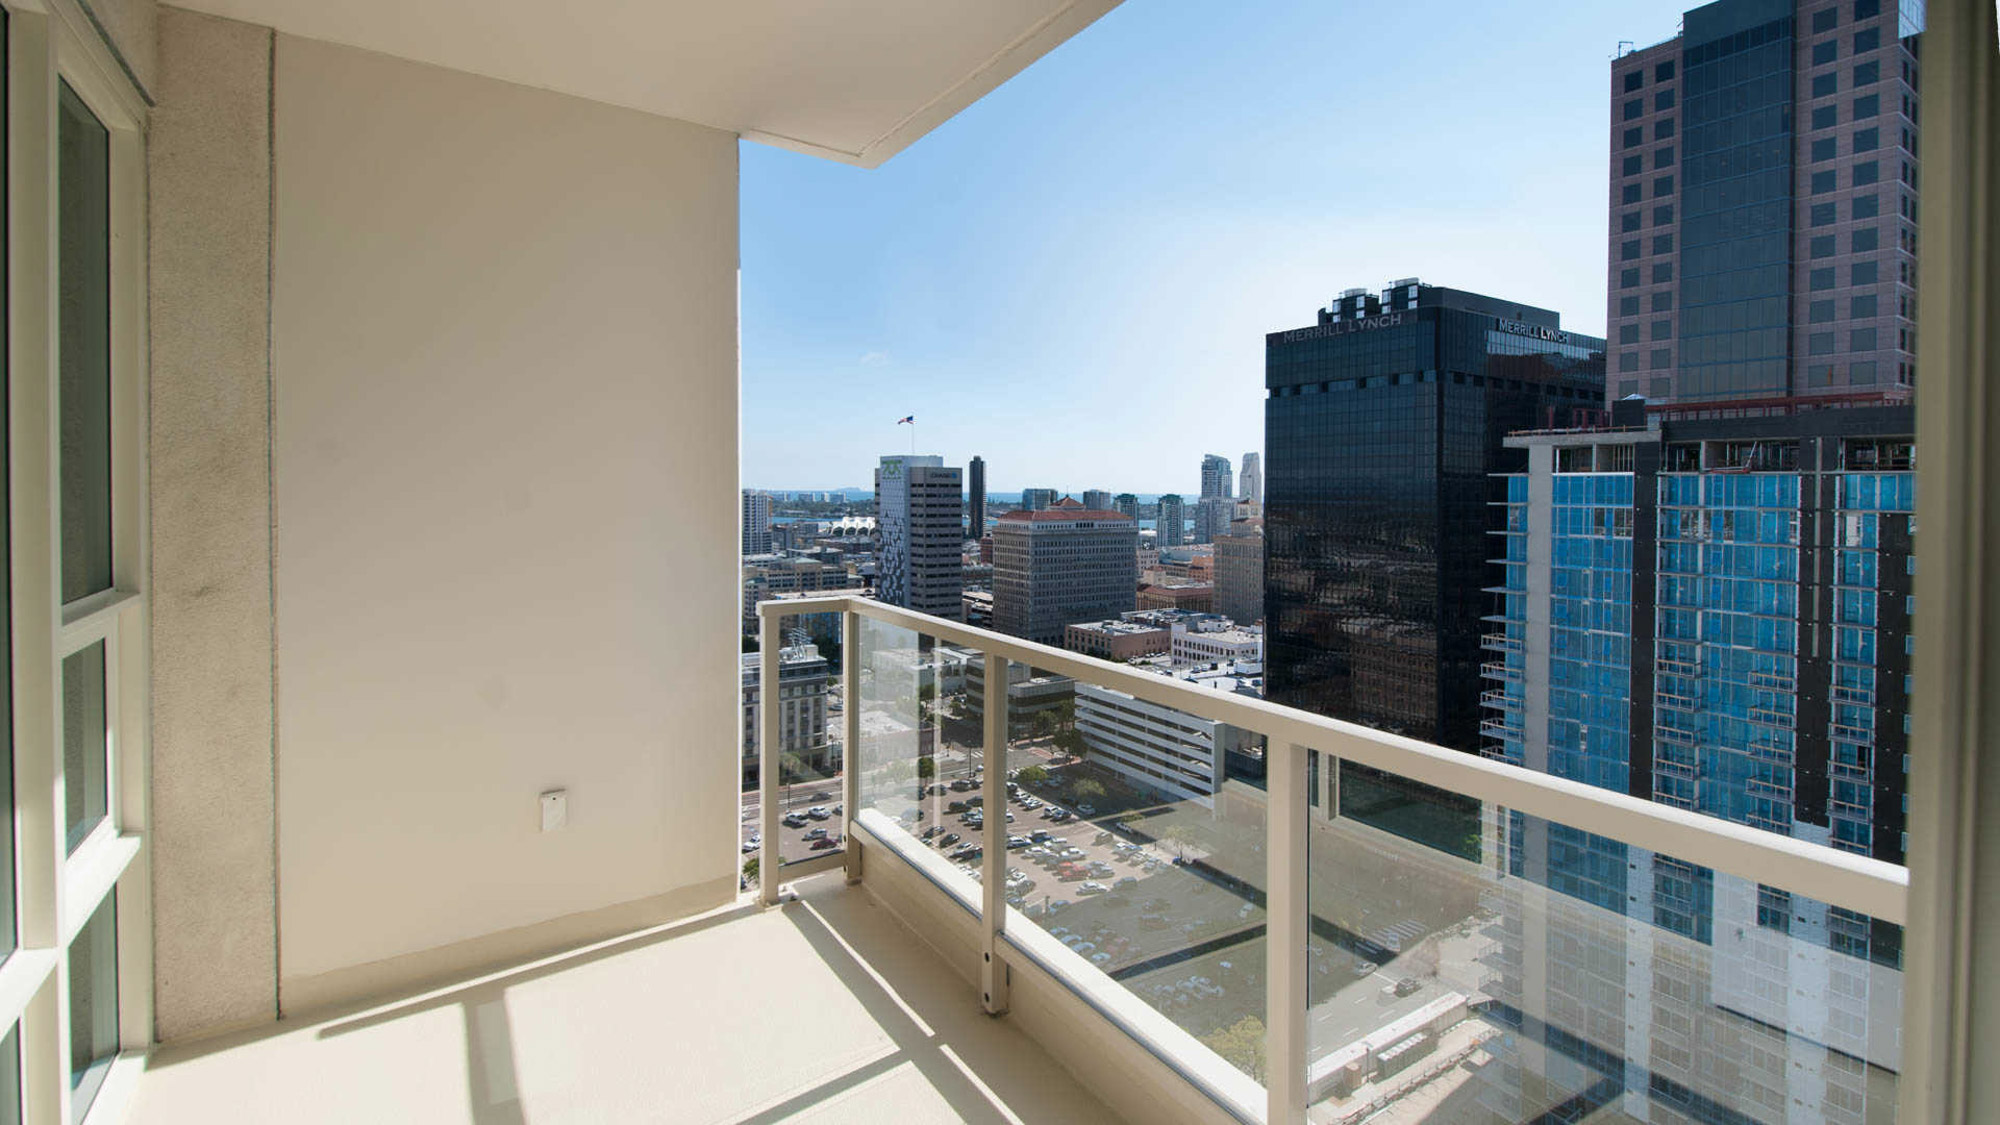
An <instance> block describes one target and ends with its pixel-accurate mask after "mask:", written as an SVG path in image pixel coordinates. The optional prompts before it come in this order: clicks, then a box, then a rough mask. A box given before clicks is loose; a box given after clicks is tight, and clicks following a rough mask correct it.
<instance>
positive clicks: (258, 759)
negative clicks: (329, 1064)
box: [148, 8, 737, 1039]
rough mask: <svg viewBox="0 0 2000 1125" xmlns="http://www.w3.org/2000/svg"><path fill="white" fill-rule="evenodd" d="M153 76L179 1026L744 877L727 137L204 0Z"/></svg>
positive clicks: (161, 799) (708, 895)
mask: <svg viewBox="0 0 2000 1125" xmlns="http://www.w3.org/2000/svg"><path fill="white" fill-rule="evenodd" d="M158 82H159V85H160V89H161V91H162V92H163V94H164V95H165V96H166V99H167V100H166V101H165V102H163V104H162V105H161V106H160V107H159V109H158V111H157V112H156V114H155V117H154V121H153V129H154V133H153V136H152V138H151V142H152V143H151V153H150V164H151V170H152V174H153V176H154V178H155V179H154V186H153V195H152V198H151V200H150V219H151V222H152V224H153V225H154V226H155V227H156V228H157V229H158V230H159V232H160V236H159V238H158V239H157V241H156V242H155V244H154V245H153V247H152V250H153V253H152V258H151V262H150V268H151V273H152V279H153V285H152V302H153V308H154V316H155V327H156V329H157V335H156V336H155V337H154V340H153V346H154V348H155V350H156V353H157V359H158V363H157V366H156V367H155V369H154V371H153V373H152V378H151V383H152V387H151V390H152V392H153V394H154V396H155V410H154V412H153V416H152V419H151V424H150V433H149V435H148V437H149V439H150V442H151V446H152V454H153V455H152V461H151V463H150V466H149V470H150V472H151V474H152V479H153V490H152V500H153V503H152V508H151V510H150V512H149V513H148V515H149V517H150V519H151V523H152V531H153V540H152V546H153V550H154V573H153V579H154V581H156V582H158V583H159V584H160V586H161V589H162V591H163V594H164V599H165V600H164V601H163V603H162V606H161V608H160V611H159V612H158V613H157V615H156V620H155V625H154V630H153V638H152V639H153V648H154V657H155V659H154V662H153V667H154V668H155V669H156V670H157V675H156V678H155V682H154V684H155V688H156V690H157V692H158V697H157V699H158V708H157V710H156V712H155V716H154V717H155V722H156V724H157V727H158V732H159V736H160V737H161V738H162V739H163V740H164V741H163V745H162V746H161V749H160V754H159V760H158V769H157V770H156V771H155V777H154V788H155V795H156V802H157V824H158V829H159V833H160V835H159V837H158V848H157V850H156V853H155V855H154V856H153V863H152V869H153V871H154V873H155V877H156V879H157V880H158V883H157V891H158V894H157V896H156V897H157V899H158V901H159V903H160V911H159V917H158V926H157V939H156V940H157V947H158V949H159V951H160V964H161V967H162V970H163V972H162V974H161V978H160V984H159V992H158V998H159V1010H158V1016H157V1034H158V1036H159V1037H160V1038H162V1039H173V1038H185V1037H189V1036H193V1035H198V1034H205V1033H210V1032H214V1031H218V1030H222V1029H224V1028H227V1027H230V1026H235V1025H238V1024H242V1023H245V1022H255V1021H257V1020H259V1019H268V1018H270V1016H271V1015H272V1014H273V1013H275V1012H277V1011H278V1010H279V1009H280V1008H281V1007H282V1008H283V1009H284V1010H286V1011H294V1010H298V1009H300V1008H302V1007H310V1006H317V1005H319V1004H324V1003H332V1002H336V1001H338V1000H342V999H349V998H353V997H355V996H359V995H363V994H370V993H375V992H380V991H382V990H384V989H387V988H392V987H395V986H397V985H400V984H404V983H409V982H411V981H414V980H418V979H423V978H427V977H432V976H437V975H441V974H446V973H451V972H454V971H459V970H463V969H466V968H469V967H473V966H476V965H484V964H490V963H493V962H495V961H499V960H505V959H507V958H512V957H519V956H524V955H528V954H532V953H535V952H539V951H542V950H546V949H549V948H553V947H555V946H558V945H563V944H568V943H573V942H576V941H581V940H588V939H590V938H593V937H598V936H604V935H607V934H612V933H618V932H624V931H627V930H629V929H631V928H633V927H635V926H640V925H646V924H651V923H655V922H659V921H663V920H666V919H668V918H671V917H674V916H677V915H681V914H686V913H690V912H693V911H696V910H699V909H703V908H705V907H709V906H713V905H716V904H718V903H721V902H724V901H726V900H728V899H729V898H731V897H733V896H734V894H735V891H736V886H735V882H736V881H735V867H736V852H735V848H734V847H733V846H732V844H731V840H730V837H731V828H732V826H733V822H734V807H735V800H734V793H735V786H736V779H735V763H734V762H733V761H732V760H731V758H730V756H729V755H726V754H713V753H709V752H707V749H708V748H710V747H714V746H725V745H729V744H730V743H731V742H732V741H733V739H734V737H735V725H736V718H737V716H736V704H735V698H736V684H735V682H734V678H735V660H734V654H735V635H736V631H737V626H736V611H735V599H736V596H737V576H736V572H735V556H734V552H733V551H732V550H710V549H708V548H709V547H710V546H711V545H720V544H727V543H731V542H733V539H732V536H733V535H734V532H735V527H736V510H735V503H734V483H733V482H734V477H735V471H736V462H737V449H736V438H735V435H736V430H737V383H736V363H737V358H736V308H735V301H736V295H735V294H736V267H737V254H736V226H737V223H736V138H735V137H734V136H733V135H731V134H728V133H725V132H721V131H717V130H713V129H707V128H702V127H699V126H693V125H688V124H686V123H684V122H678V121H673V120H668V119H664V118H659V117H653V116H648V115H645V114H641V113H637V112H634V111H630V110H621V109H615V108H612V107H608V106H604V105H600V104H595V103H591V102H586V101H582V100H580V99H577V98H573V97H568V96H564V95H558V94H552V93H548V92H545V91H538V90H531V89H527V88H524V87H520V86H514V85H509V84H506V83H503V82H499V81H495V80H492V79H486V78H479V77H475V76H471V75H466V74H461V73H455V72H450V71H445V70H441V69H438V68H434V67H430V66H425V65H422V64H416V63H409V62H403V61H398V60H394V59H390V58H387V57H384V56H380V55H374V54H370V53H368V52H364V51H360V50H356V49H352V48H346V47H337V46H333V45H329V44H324V43H317V42H312V41H307V40H300V39H296V38H291V37H287V36H282V35H278V36H274V35H273V33H272V32H271V31H269V30H268V29H265V28H259V27H256V26H254V25H249V24H242V23H236V22H232V21H227V20H221V19H216V18H213V17H208V16H202V15H197V14H194V13H189V12H185V11H180V10H177V9H172V8H169V9H167V10H165V11H163V12H161V13H160V58H159V78H158ZM267 326H268V335H266V332H267ZM550 788H564V789H567V790H568V791H569V794H570V822H569V825H568V827H566V828H564V829H562V830H560V831H558V832H554V833H543V832H541V831H540V830H539V822H538V818H537V815H536V808H537V795H538V794H539V793H541V792H542V791H544V790H547V789H550ZM280 920H282V922H281V921H280ZM280 966H282V971H281V970H280Z"/></svg>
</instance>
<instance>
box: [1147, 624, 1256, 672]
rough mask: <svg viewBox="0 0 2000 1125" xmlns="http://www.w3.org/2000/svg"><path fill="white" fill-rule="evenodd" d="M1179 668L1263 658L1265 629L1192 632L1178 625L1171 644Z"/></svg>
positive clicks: (1244, 661) (1247, 662)
mask: <svg viewBox="0 0 2000 1125" xmlns="http://www.w3.org/2000/svg"><path fill="white" fill-rule="evenodd" d="M1168 652H1169V653H1170V654H1171V655H1172V658H1173V663H1174V666H1175V667H1176V668H1184V667H1187V666H1189V665H1194V664H1218V663H1230V662H1240V663H1245V664H1259V665H1261V664H1262V663H1263V662H1264V631H1263V630H1262V629H1217V630H1212V631H1203V632H1192V631H1190V630H1188V629H1185V628H1182V627H1178V626H1176V627H1175V628H1174V629H1173V636H1172V639H1171V641H1170V642H1169V644H1168Z"/></svg>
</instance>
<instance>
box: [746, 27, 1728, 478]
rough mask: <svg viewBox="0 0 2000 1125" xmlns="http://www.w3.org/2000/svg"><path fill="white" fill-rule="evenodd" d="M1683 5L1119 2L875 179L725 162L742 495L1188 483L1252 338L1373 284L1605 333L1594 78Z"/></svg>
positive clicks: (1251, 411)
mask: <svg viewBox="0 0 2000 1125" xmlns="http://www.w3.org/2000/svg"><path fill="white" fill-rule="evenodd" d="M1690 6H1692V5H1691V4H1687V3H1682V2H1678V0H1676V2H1671V3H1660V2H1653V0H1631V2H1611V3H1606V2H1602V0H1572V2H1566V3H1557V4H1551V3H1549V2H1548V0H1537V2H1534V3H1527V2H1522V0H1410V2H1405V3H1400V4H1388V5H1365V6H1364V5H1360V4H1342V3H1327V2H1324V0H1322V2H1320V3H1288V2H1280V0H1272V2H1255V0H1245V2H1242V3H1230V4H1217V3H1215V2H1214V0H1203V2H1191V0H1127V2H1126V3H1124V4H1122V5H1120V6H1119V7H1118V8H1116V9H1114V10H1113V11H1112V12H1111V13H1109V14H1108V15H1106V16H1105V17H1104V18H1102V19H1100V20H1099V21H1098V22H1097V23H1095V24H1093V25H1092V26H1091V27H1089V28H1087V29H1085V30H1084V31H1083V32H1082V33H1080V34H1078V35H1077V36H1076V37H1074V38H1073V39H1071V40H1070V41H1069V42H1068V43H1066V44H1064V45H1063V46H1061V47H1058V48H1057V49H1056V50H1055V51H1053V52H1051V53H1050V54H1048V55H1047V56H1045V57H1043V58H1042V59H1041V60H1040V61H1038V62H1036V63H1034V64H1032V65H1030V66H1029V67H1028V68H1027V69H1026V70H1025V71H1023V72H1022V73H1021V74H1019V75H1017V76H1015V77H1014V78H1013V79H1012V80H1010V81H1008V82H1007V83H1006V84H1004V85H1003V86H1001V87H1000V88H999V89H997V90H995V91H993V92H992V93H990V94H988V95H987V96H986V97H985V98H984V99H982V100H981V101H979V102H978V103H976V104H974V105H973V106H971V107H970V108H968V109H967V110H965V111H964V112H962V113H960V114H959V115H958V116H957V117H956V118H954V119H952V120H951V121H949V122H946V123H945V124H944V125H943V126H941V127H939V128H938V129H937V130H936V131H934V132H933V133H931V134H930V135H929V136H927V137H925V138H923V139H921V140H919V141H918V142H917V143H916V144H914V145H912V146H911V147H910V148H908V149H906V150H905V151H903V152H902V153H900V154H898V155H897V156H895V157H892V158H891V159H890V160H889V161H888V162H887V163H886V164H884V165H883V166H882V167H880V168H877V169H873V170H863V169H858V168H851V167H847V166H845V165H840V164H835V163H832V162H830V161H827V160H823V159H819V158H815V157H809V156H802V155H799V154H796V153H790V152H784V151H781V150H778V149H774V148H769V147H766V146H763V145H759V144H754V143H750V142H744V143H743V145H742V220H741V221H742V333H743V360H742V362H743V392H742V393H743V455H742V456H743V463H742V479H743V484H744V486H745V487H748V488H769V489H830V488H839V487H850V486H853V487H867V486H868V485H869V484H870V482H871V480H872V476H871V470H872V469H873V466H874V465H875V463H876V460H877V459H878V458H879V457H880V456H882V455H884V454H892V453H908V452H910V449H911V439H912V434H911V427H910V426H899V425H897V421H896V420H897V419H899V418H902V417H904V416H905V415H915V417H916V419H917V423H916V427H915V430H916V433H915V435H914V436H915V442H916V451H917V452H919V453H937V454H941V455H943V456H944V458H945V463H946V464H951V465H963V464H965V463H966V462H967V461H968V460H969V459H970V458H971V457H972V456H973V455H974V454H979V455H982V456H984V457H985V459H986V464H987V487H988V488H989V489H990V490H992V491H995V492H1012V491H1016V490H1018V489H1021V488H1023V487H1047V488H1056V489H1060V490H1062V491H1065V492H1078V491H1081V490H1083V489H1085V488H1105V489H1110V490H1112V491H1114V492H1123V491H1130V492H1183V493H1193V492H1197V491H1199V488H1198V486H1199V483H1200V465H1201V458H1202V455H1203V454H1204V453H1220V454H1222V455H1223V456H1225V457H1228V458H1229V459H1230V460H1231V462H1232V463H1235V464H1236V465H1237V466H1238V467H1239V468H1240V464H1241V459H1242V455H1243V453H1244V452H1246V451H1252V450H1259V449H1261V448H1262V445H1263V400H1264V382H1263V380H1264V346H1263V340H1264V334H1265V333H1266V332H1271V331H1276V330H1280V329H1286V328H1297V327H1300V326H1303V325H1307V324H1311V323H1313V322H1314V319H1315V314H1316V311H1317V310H1318V309H1320V308H1323V307H1325V306H1326V305H1327V304H1328V303H1329V302H1330V301H1331V300H1332V299H1333V297H1334V296H1336V295H1337V294H1338V293H1339V292H1340V291H1341V290H1344V289H1349V288H1356V287H1365V288H1368V289H1371V290H1379V289H1381V288H1383V287H1384V286H1386V285H1387V284H1388V283H1389V282H1390V281H1392V280H1394V279H1397V278H1403V277H1421V278H1422V279H1423V280H1424V281H1425V282H1427V283H1430V284H1437V285H1448V286H1451V287H1454V288H1461V289H1471V290H1475V291H1480V292H1486V293H1492V294H1494V295H1498V296H1504V297H1508V298H1511V299H1515V300H1520V301H1524V302H1527V303H1531V304H1537V305H1542V306H1544V307H1548V308H1553V309H1555V310H1557V311H1558V312H1560V313H1561V314H1562V317H1563V325H1564V327H1566V328H1571V329H1576V330H1580V331H1583V332H1587V333H1590V334H1592V335H1601V334H1602V333H1603V331H1604V314H1605V296H1604V287H1605V253H1606V249H1605V247H1606V244H1605V226H1606V222H1607V212H1608V205H1607V187H1606V184H1607V179H1606V173H1607V161H1608V159H1609V156H1608V152H1607V147H1608V142H1609V130H1610V93H1609V87H1610V62H1611V60H1612V58H1613V57H1614V56H1615V54H1616V53H1617V51H1618V50H1619V46H1620V41H1621V40H1631V41H1634V42H1635V43H1636V44H1637V45H1639V46H1647V45H1650V44H1653V43H1657V42H1659V41H1661V40H1663V39H1666V38H1668V37H1670V36H1672V35H1674V34H1675V33H1676V31H1677V29H1678V21H1679V17H1680V13H1681V12H1682V11H1683V10H1684V9H1685V8H1686V7H1690Z"/></svg>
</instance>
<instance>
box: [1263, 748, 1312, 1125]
mask: <svg viewBox="0 0 2000 1125" xmlns="http://www.w3.org/2000/svg"><path fill="white" fill-rule="evenodd" d="M1266 762H1267V766H1268V769H1267V774H1266V782H1265V784H1266V786H1267V787H1268V788H1267V793H1268V795H1269V800H1270V804H1269V805H1268V811H1267V819H1266V830H1267V831H1268V832H1269V833H1270V836H1269V838H1268V839H1267V840H1266V842H1265V848H1264V860H1265V863H1266V865H1267V867H1266V872H1265V879H1266V885H1265V894H1266V911H1265V913H1266V917H1265V932H1264V941H1265V943H1266V945H1265V950H1264V960H1265V965H1266V966H1267V968H1268V972H1267V974H1266V977H1265V989H1266V992H1265V996H1264V1014H1265V1017H1266V1018H1265V1027H1266V1032H1265V1034H1266V1041H1265V1057H1266V1059H1267V1061H1268V1066H1267V1070H1266V1073H1265V1076H1264V1083H1265V1090H1266V1093H1267V1095H1268V1099H1269V1100H1268V1102H1267V1108H1266V1112H1265V1118H1264V1119H1265V1121H1266V1122H1268V1123H1269V1125H1292V1123H1295V1122H1303V1121H1305V1119H1306V1000H1307V997H1306V984H1307V969H1306V939H1307V933H1308V925H1307V912H1306V911H1307V903H1306V894H1307V885H1306V859H1307V842H1308V831H1309V830H1308V828H1307V825H1306V820H1307V816H1306V748H1305V747H1303V746H1299V745H1297V744H1295V743H1275V742H1274V743H1272V744H1271V746H1270V751H1269V752H1268V754H1267V757H1266Z"/></svg>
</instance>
